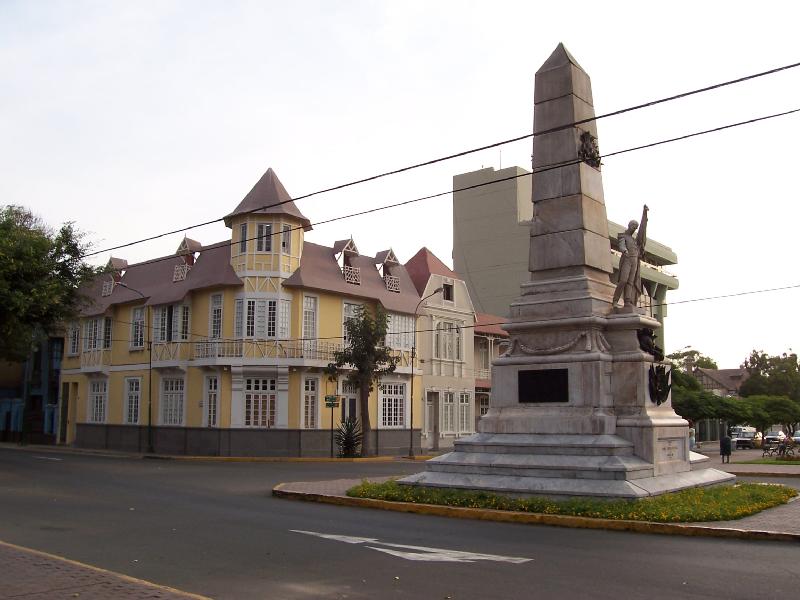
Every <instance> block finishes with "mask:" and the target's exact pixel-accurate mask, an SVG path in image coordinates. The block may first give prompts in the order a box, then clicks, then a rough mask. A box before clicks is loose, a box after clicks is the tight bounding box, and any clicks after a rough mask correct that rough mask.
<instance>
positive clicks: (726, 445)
mask: <svg viewBox="0 0 800 600" xmlns="http://www.w3.org/2000/svg"><path fill="white" fill-rule="evenodd" d="M719 454H720V456H721V457H722V462H723V463H729V464H730V462H731V436H729V435H728V434H727V433H726V434H725V437H723V438H722V439H721V440H720V441H719ZM726 458H727V460H725V459H726Z"/></svg>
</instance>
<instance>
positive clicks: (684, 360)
mask: <svg viewBox="0 0 800 600" xmlns="http://www.w3.org/2000/svg"><path fill="white" fill-rule="evenodd" d="M667 358H668V359H670V361H672V364H673V365H675V366H676V367H677V368H678V369H681V370H684V371H685V370H686V367H687V366H688V365H689V364H692V365H694V366H695V367H701V368H703V369H719V367H718V366H717V363H716V362H715V361H714V359H713V358H710V357H708V356H705V355H704V354H702V353H701V352H700V351H699V350H692V349H689V348H688V347H687V348H686V349H684V350H680V351H678V352H673V353H672V354H668V355H667Z"/></svg>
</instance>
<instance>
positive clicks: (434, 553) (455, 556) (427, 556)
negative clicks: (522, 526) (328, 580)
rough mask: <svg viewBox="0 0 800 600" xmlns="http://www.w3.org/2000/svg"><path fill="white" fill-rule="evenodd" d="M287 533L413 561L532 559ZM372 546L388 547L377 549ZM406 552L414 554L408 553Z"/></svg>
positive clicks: (343, 537) (327, 535)
mask: <svg viewBox="0 0 800 600" xmlns="http://www.w3.org/2000/svg"><path fill="white" fill-rule="evenodd" d="M289 531H291V532H292V533H302V534H303V535H312V536H314V537H319V538H323V539H326V540H333V541H336V542H344V543H345V544H364V545H365V546H366V547H367V548H369V549H370V550H377V551H378V552H383V553H384V554H389V555H390V556H397V557H398V558H404V559H406V560H414V561H425V562H458V563H473V562H477V561H479V560H486V561H493V562H505V563H511V564H514V565H521V564H523V563H526V562H530V561H532V560H533V559H532V558H521V557H518V556H502V555H499V554H481V553H477V552H464V551H462V550H449V549H447V548H431V547H429V546H409V545H406V544H392V543H390V542H381V541H380V540H378V539H376V538H365V537H352V536H347V535H335V534H331V533H319V532H317V531H304V530H302V529H290V530H289ZM372 544H377V545H380V546H388V547H386V548H379V547H377V546H375V545H372ZM395 548H403V550H395ZM408 550H412V551H416V552H408Z"/></svg>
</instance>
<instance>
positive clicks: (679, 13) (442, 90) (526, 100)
mask: <svg viewBox="0 0 800 600" xmlns="http://www.w3.org/2000/svg"><path fill="white" fill-rule="evenodd" d="M547 4H552V5H555V4H558V6H560V7H563V8H552V9H548V8H543V6H545V3H540V2H531V1H524V2H502V1H499V0H494V1H492V2H466V1H463V0H460V1H455V2H435V1H431V0H429V1H425V2H413V1H409V0H403V1H399V0H398V1H396V2H366V1H365V2H355V1H353V2H335V1H320V2H305V1H293V2H267V1H265V0H262V1H256V2H237V1H233V0H226V1H224V2H223V1H219V2H199V1H172V2H170V1H166V0H161V1H158V2H155V1H152V2H151V1H137V2H132V1H131V2H121V1H120V2H113V1H96V2H88V1H86V2H82V1H77V0H71V1H69V2H47V1H27V0H23V1H9V0H0V204H20V205H24V206H26V207H29V208H30V209H32V210H33V211H34V212H36V213H38V214H39V215H40V216H42V217H43V218H44V219H45V220H46V221H47V222H49V223H50V224H52V225H58V224H60V223H62V222H64V221H68V220H71V221H75V222H76V224H77V226H78V227H79V228H80V229H82V230H84V231H86V232H88V234H89V239H90V240H91V241H92V242H93V243H94V245H95V248H96V249H103V248H106V247H109V246H113V245H116V244H120V243H124V242H127V241H132V240H135V239H138V238H140V237H145V236H149V235H152V234H154V233H159V232H162V231H165V230H169V229H176V228H178V227H181V226H186V225H190V224H193V223H197V222H201V221H208V220H211V219H214V218H218V217H222V216H224V215H225V214H227V213H228V212H230V210H232V209H233V208H234V207H235V206H236V205H237V204H238V203H239V201H240V200H241V199H242V198H243V197H244V195H245V194H246V193H247V192H248V191H249V190H250V188H251V187H252V186H253V184H254V183H255V182H256V181H257V180H258V178H259V177H260V176H261V175H262V173H263V172H264V171H265V170H266V169H267V167H272V168H273V169H274V170H275V171H276V173H277V174H278V177H279V178H280V179H281V181H282V182H283V183H284V185H285V186H286V188H287V190H288V191H289V193H290V194H291V195H292V196H299V195H302V194H306V193H309V192H313V191H315V190H318V189H322V188H325V187H329V186H331V185H335V184H338V183H343V182H345V181H350V180H352V179H357V178H360V177H364V176H369V175H372V174H374V173H377V172H381V171H385V170H389V169H393V168H397V167H402V166H405V165H407V164H411V163H415V162H419V161H422V160H426V159H431V158H435V157H438V156H442V155H446V154H450V153H453V152H457V151H461V150H464V149H468V148H472V147H476V146H481V145H484V144H488V143H491V142H495V141H499V140H503V139H507V138H511V137H514V136H518V135H523V134H525V133H528V132H530V131H531V129H532V119H533V75H534V73H535V71H536V70H537V69H538V67H539V66H540V65H541V64H542V63H543V62H544V61H545V60H546V59H547V57H548V56H549V55H550V53H551V52H552V51H553V49H554V48H555V46H556V45H557V44H558V42H564V44H565V45H566V47H567V48H568V49H569V50H570V52H571V53H572V54H573V56H575V58H576V59H577V60H578V62H580V64H581V65H582V66H583V68H584V69H585V70H586V71H587V72H588V73H589V75H590V76H591V78H592V85H593V91H594V103H595V110H596V112H597V113H598V114H601V113H605V112H610V111H613V110H616V109H620V108H624V107H626V106H630V105H634V104H638V103H642V102H646V101H648V100H653V99H657V98H661V97H663V96H669V95H672V94H675V93H679V92H682V91H687V90H691V89H694V88H698V87H703V86H706V85H710V84H713V83H716V82H722V81H725V80H728V79H733V78H736V77H741V76H745V75H748V74H751V73H756V72H759V71H764V70H767V69H770V68H774V67H778V66H782V65H787V64H791V63H795V62H798V61H800V45H798V42H797V35H798V34H797V23H798V17H799V16H800V5H798V3H796V2H775V3H771V2H746V3H745V2H719V3H714V2H696V1H695V2H669V3H661V4H659V8H658V9H645V8H644V7H645V6H652V4H651V3H641V2H631V3H622V2H614V3H611V2H597V1H594V2H587V3H583V2H576V1H573V2H563V3H547ZM798 91H800V68H797V69H792V70H789V71H785V72H783V73H780V74H777V75H772V76H769V77H765V78H761V79H757V80H754V81H751V82H748V83H743V84H740V85H736V86H731V87H728V88H724V89H721V90H717V91H713V92H709V93H706V94H702V95H700V96H695V97H693V98H691V99H686V100H678V101H675V102H670V103H667V104H663V105H660V106H657V107H654V108H649V109H644V110H640V111H636V112H634V113H630V114H627V115H624V116H620V117H613V118H608V119H604V120H601V121H599V122H598V130H599V143H600V150H601V152H603V153H607V152H613V151H616V150H621V149H624V148H628V147H631V146H636V145H640V144H645V143H649V142H652V141H656V140H659V139H663V138H668V137H673V136H676V135H681V134H684V133H690V132H693V131H697V130H701V129H707V128H711V127H716V126H720V125H725V124H728V123H732V122H736V121H742V120H746V119H750V118H754V117H758V116H762V115H767V114H771V113H775V112H780V111H785V110H790V109H794V108H798V107H800V94H798ZM798 134H800V116H799V115H797V114H796V115H791V116H787V117H781V118H779V119H774V120H771V121H768V122H764V123H758V124H754V125H748V126H745V127H741V128H736V129H733V130H729V131H726V132H722V133H715V134H710V135H706V136H703V137H700V138H694V139H692V140H688V141H683V142H677V143H674V144H669V145H666V146H662V147H659V148H656V149H649V150H642V151H639V152H634V153H630V154H625V155H622V156H619V157H612V158H608V159H606V160H605V161H604V167H603V181H604V186H605V197H606V207H607V211H608V217H609V218H610V219H611V220H614V221H616V222H618V223H625V222H627V221H628V220H630V219H632V218H637V219H638V217H639V215H640V214H641V206H642V204H643V203H645V202H646V203H647V204H648V206H649V207H650V223H649V226H648V234H649V236H650V237H652V238H653V239H657V240H658V241H660V242H662V243H664V244H666V245H668V246H670V247H672V248H673V250H675V252H676V253H677V254H678V257H679V263H678V264H677V265H675V266H674V267H672V268H671V271H672V272H674V273H675V274H676V275H677V276H678V277H679V279H680V289H679V290H678V291H676V292H672V293H670V294H669V296H668V299H669V300H670V301H672V302H678V301H686V300H693V299H697V298H705V297H708V296H715V295H720V294H732V293H739V292H746V291H751V290H760V289H764V288H774V287H781V286H789V285H797V284H800V273H799V270H798V266H797V263H798V245H799V244H798V238H799V237H800V224H798V216H799V215H800V208H798V205H799V204H800V197H798V196H799V194H798V176H797V172H798V140H800V135H798ZM530 154H531V141H530V140H526V141H524V142H518V143H514V144H510V145H508V146H506V147H504V148H503V149H502V155H501V152H500V151H499V150H491V151H485V152H480V153H476V154H473V155H470V156H467V157H464V158H461V159H458V160H453V161H448V162H445V163H440V164H438V165H435V166H431V167H426V168H422V169H419V170H417V171H414V172H412V173H408V174H403V175H398V176H393V177H390V178H386V179H383V180H380V181H378V182H374V183H370V184H365V185H360V186H357V187H353V188H349V189H347V190H345V191H341V192H337V193H331V194H326V195H321V196H317V197H314V198H310V199H308V200H303V201H300V202H298V206H299V208H300V210H301V211H302V212H303V213H304V214H305V215H306V216H307V217H308V218H309V219H311V221H312V222H316V221H321V220H324V219H328V218H331V217H334V216H339V215H344V214H348V213H351V212H355V211H358V210H363V209H365V208H368V207H374V206H380V205H384V204H390V203H393V202H398V201H402V200H407V199H411V198H415V197H419V196H424V195H428V194H431V193H436V192H444V191H447V190H449V189H451V188H452V176H453V175H454V174H457V173H463V172H466V171H472V170H475V169H479V168H481V167H489V166H493V167H495V168H498V167H499V166H500V165H501V161H502V166H503V167H508V166H512V165H519V166H522V167H525V168H530ZM188 235H189V236H190V237H192V238H195V239H198V240H200V241H201V242H203V243H211V242H215V241H220V240H223V239H225V238H227V237H229V235H230V232H229V230H228V229H226V228H225V227H224V225H222V224H216V225H210V226H206V227H203V228H200V229H196V230H192V231H191V232H189V233H188ZM351 235H352V236H353V238H354V240H355V241H356V244H357V245H358V248H359V250H360V251H361V253H362V254H372V255H374V254H375V253H377V252H378V251H379V250H383V249H385V248H387V247H389V246H391V247H392V248H393V249H394V250H395V253H396V254H397V255H398V257H399V258H400V260H401V261H403V262H405V261H406V260H408V259H409V258H410V257H411V256H412V255H413V254H414V253H415V252H416V251H417V250H418V249H419V248H420V247H422V246H427V247H428V248H430V249H431V250H432V251H433V252H434V253H435V254H436V255H437V256H439V257H440V258H441V259H442V260H443V261H445V262H446V263H448V264H450V265H452V258H451V252H452V199H451V197H449V196H445V197H443V198H439V199H435V200H428V201H425V202H420V203H416V204H412V205H410V206H408V207H404V208H399V209H392V210H387V211H383V212H379V213H375V214H372V215H369V216H365V217H359V218H352V219H347V220H344V221H339V222H335V223H332V224H329V225H322V226H318V227H315V229H314V231H312V232H311V233H309V234H307V236H306V239H308V240H310V241H313V242H317V243H321V244H325V245H332V244H333V242H334V241H335V240H338V239H343V238H347V237H350V236H351ZM182 237H183V235H182V234H176V235H172V236H169V237H167V238H163V239H160V240H158V241H154V242H150V243H146V244H141V245H137V246H133V247H130V248H126V249H124V250H118V251H116V252H114V255H115V256H120V257H122V258H126V259H128V261H129V262H134V261H138V260H143V259H147V258H152V257H155V256H161V255H165V254H170V253H172V252H174V251H175V249H176V248H177V246H178V244H179V242H180V240H181V238H182ZM108 256H109V254H108V253H105V254H102V255H100V256H99V257H97V259H96V262H98V263H104V262H105V261H107V259H108ZM799 307H800V289H797V288H795V289H793V290H788V291H777V292H770V293H764V294H755V295H749V296H741V297H738V298H731V299H720V300H709V301H704V302H686V303H682V304H675V305H673V306H671V307H670V309H669V316H668V318H667V325H666V337H667V350H668V351H673V350H676V349H680V348H682V347H684V346H687V345H691V346H693V347H695V348H697V349H699V350H701V351H702V352H704V353H706V354H709V355H711V356H712V357H713V358H715V359H716V360H717V361H718V362H719V363H720V366H721V367H736V366H738V365H739V364H740V363H741V362H742V361H743V360H744V358H745V357H746V356H747V355H748V354H749V352H750V350H751V349H753V348H759V349H763V350H765V351H767V352H769V353H780V352H784V351H786V350H788V349H789V348H794V349H795V350H800V325H798V318H797V310H798V308H799Z"/></svg>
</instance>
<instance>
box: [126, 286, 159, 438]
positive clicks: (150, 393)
mask: <svg viewBox="0 0 800 600" xmlns="http://www.w3.org/2000/svg"><path fill="white" fill-rule="evenodd" d="M117 285H121V286H122V287H124V288H125V289H128V290H130V291H132V292H134V293H136V294H139V295H140V296H141V297H142V299H143V300H147V296H145V295H144V294H143V293H142V292H140V291H139V290H137V289H136V288H132V287H131V286H129V285H128V284H126V283H122V282H121V281H119V282H117ZM145 311H146V312H145V329H146V330H147V331H148V334H147V337H148V340H147V453H148V454H153V453H154V452H155V450H154V449H153V331H152V329H151V328H150V326H149V325H148V324H147V323H149V321H150V307H149V306H146V307H145Z"/></svg>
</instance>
